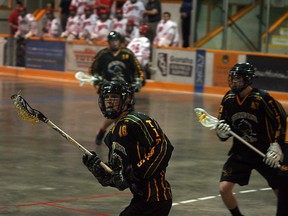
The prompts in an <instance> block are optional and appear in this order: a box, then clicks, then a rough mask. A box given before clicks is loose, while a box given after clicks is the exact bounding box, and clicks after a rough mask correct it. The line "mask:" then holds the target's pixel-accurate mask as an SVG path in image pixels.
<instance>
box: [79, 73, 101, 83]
mask: <svg viewBox="0 0 288 216" xmlns="http://www.w3.org/2000/svg"><path fill="white" fill-rule="evenodd" d="M75 78H76V79H77V80H79V81H80V86H83V85H84V84H85V83H90V84H91V85H93V84H99V83H101V82H102V81H103V79H102V77H100V76H98V77H96V76H89V75H87V74H86V73H84V72H82V71H78V72H77V73H75Z"/></svg>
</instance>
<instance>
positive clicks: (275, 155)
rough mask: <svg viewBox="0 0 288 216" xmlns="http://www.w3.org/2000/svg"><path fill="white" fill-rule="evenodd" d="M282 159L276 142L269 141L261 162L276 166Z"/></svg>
mask: <svg viewBox="0 0 288 216" xmlns="http://www.w3.org/2000/svg"><path fill="white" fill-rule="evenodd" d="M282 161H283V153H282V150H281V147H280V145H279V144H278V143H271V144H270V147H269V148H268V150H267V153H266V155H265V157H264V159H263V162H264V163H265V164H267V165H268V166H270V167H271V168H277V167H278V165H279V164H280V162H282Z"/></svg>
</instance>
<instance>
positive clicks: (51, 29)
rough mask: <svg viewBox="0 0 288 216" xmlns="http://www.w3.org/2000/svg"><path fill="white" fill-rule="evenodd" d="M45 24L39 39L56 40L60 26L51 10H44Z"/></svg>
mask: <svg viewBox="0 0 288 216" xmlns="http://www.w3.org/2000/svg"><path fill="white" fill-rule="evenodd" d="M46 18H47V20H46V24H45V26H44V27H43V29H42V30H43V34H42V36H41V37H49V38H56V37H59V36H60V32H61V25H60V21H59V20H58V19H57V18H56V17H55V15H54V10H53V9H52V8H48V9H46Z"/></svg>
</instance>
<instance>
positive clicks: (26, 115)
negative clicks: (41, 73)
mask: <svg viewBox="0 0 288 216" xmlns="http://www.w3.org/2000/svg"><path fill="white" fill-rule="evenodd" d="M11 100H12V101H13V104H14V105H15V107H16V110H17V113H18V115H19V116H20V117H21V118H22V119H23V120H24V121H28V122H31V123H32V124H36V123H38V122H39V120H42V119H39V116H40V115H41V113H39V111H37V110H35V109H33V108H32V107H31V106H30V105H29V104H28V103H27V101H26V100H25V99H24V98H23V97H21V96H20V95H19V94H14V95H12V96H11ZM43 117H44V116H42V118H43ZM43 120H45V119H43Z"/></svg>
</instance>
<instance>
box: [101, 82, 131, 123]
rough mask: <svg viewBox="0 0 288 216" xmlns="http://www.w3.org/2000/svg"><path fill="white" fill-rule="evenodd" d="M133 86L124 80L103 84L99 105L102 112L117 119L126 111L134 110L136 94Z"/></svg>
mask: <svg viewBox="0 0 288 216" xmlns="http://www.w3.org/2000/svg"><path fill="white" fill-rule="evenodd" d="M133 93H134V92H133V90H132V87H131V86H130V85H129V84H128V83H126V82H125V81H122V80H117V81H110V82H106V83H104V84H103V85H102V86H101V91H100V94H99V98H98V105H99V108H100V110H101V112H102V114H103V115H104V116H105V117H106V118H109V119H116V118H117V117H118V116H120V115H121V114H122V113H123V112H125V111H131V110H133V105H134V94H133Z"/></svg>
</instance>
